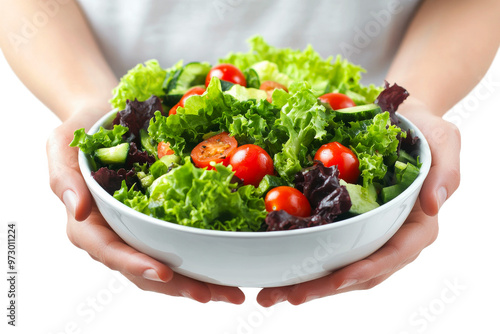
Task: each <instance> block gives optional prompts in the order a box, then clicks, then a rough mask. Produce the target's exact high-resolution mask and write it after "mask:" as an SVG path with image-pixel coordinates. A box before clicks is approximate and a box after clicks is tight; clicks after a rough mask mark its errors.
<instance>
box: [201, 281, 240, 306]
mask: <svg viewBox="0 0 500 334" xmlns="http://www.w3.org/2000/svg"><path fill="white" fill-rule="evenodd" d="M207 286H208V288H209V289H210V294H211V300H213V301H221V302H227V303H232V304H242V303H243V302H244V301H245V294H244V293H243V291H241V290H240V289H239V288H236V287H229V286H222V285H216V284H209V283H207Z"/></svg>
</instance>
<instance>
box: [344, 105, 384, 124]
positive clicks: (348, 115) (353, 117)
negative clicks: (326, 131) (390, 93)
mask: <svg viewBox="0 0 500 334" xmlns="http://www.w3.org/2000/svg"><path fill="white" fill-rule="evenodd" d="M381 112H382V110H381V109H380V107H379V106H378V105H376V104H374V103H372V104H365V105H362V106H355V107H350V108H344V109H338V110H335V118H336V119H339V120H341V121H344V122H355V121H361V120H364V119H371V118H373V117H375V115H376V114H378V113H381Z"/></svg>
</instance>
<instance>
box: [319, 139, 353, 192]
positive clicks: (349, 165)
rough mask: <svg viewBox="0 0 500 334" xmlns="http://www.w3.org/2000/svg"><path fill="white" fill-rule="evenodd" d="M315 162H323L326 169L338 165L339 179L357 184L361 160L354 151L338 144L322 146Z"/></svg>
mask: <svg viewBox="0 0 500 334" xmlns="http://www.w3.org/2000/svg"><path fill="white" fill-rule="evenodd" d="M314 160H318V161H321V162H322V163H323V165H325V167H330V166H333V165H337V166H338V169H339V178H340V179H343V180H344V181H345V182H347V183H356V182H357V181H358V177H359V160H358V157H357V156H356V154H354V152H353V151H351V150H350V149H348V148H347V147H345V146H344V145H342V144H340V143H338V142H336V141H335V142H332V143H328V144H325V145H323V146H321V147H320V148H319V149H318V151H317V152H316V154H315V155H314Z"/></svg>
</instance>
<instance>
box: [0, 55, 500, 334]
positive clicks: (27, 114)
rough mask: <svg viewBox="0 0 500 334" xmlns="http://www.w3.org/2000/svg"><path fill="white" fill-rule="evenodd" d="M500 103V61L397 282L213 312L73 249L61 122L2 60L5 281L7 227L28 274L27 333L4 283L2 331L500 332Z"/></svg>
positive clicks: (475, 94) (23, 284) (471, 103)
mask: <svg viewBox="0 0 500 334" xmlns="http://www.w3.org/2000/svg"><path fill="white" fill-rule="evenodd" d="M457 70H459V69H457ZM430 84H432V83H430ZM437 89H443V90H446V87H437ZM499 105H500V57H498V56H497V59H496V61H495V62H494V64H493V65H492V67H491V69H490V71H489V72H488V74H487V76H486V77H485V79H483V81H482V83H480V84H479V85H478V86H477V87H476V89H475V90H474V91H472V92H471V94H469V96H468V97H466V98H465V99H464V100H463V101H462V102H460V103H459V104H458V105H457V106H456V107H455V108H454V109H452V110H451V112H450V113H449V114H448V118H449V119H453V121H454V122H455V123H456V124H457V125H459V127H460V130H461V132H462V143H463V145H462V155H461V161H462V183H461V186H460V189H459V190H458V191H457V192H456V193H455V195H453V197H452V198H451V199H450V200H449V201H448V202H447V203H446V205H445V206H444V208H443V209H442V211H441V213H440V236H439V238H438V240H437V241H436V242H435V243H434V244H433V245H432V246H430V247H429V248H427V249H426V250H424V251H423V252H422V254H421V256H420V257H419V258H418V259H417V260H416V261H415V262H414V263H412V264H410V265H408V266H407V267H406V268H404V269H403V270H401V271H400V272H398V273H396V274H395V275H393V276H392V277H391V278H389V279H388V280H387V281H386V282H384V283H383V284H381V285H380V286H378V287H376V288H373V289H371V290H369V291H359V292H351V293H347V294H343V295H338V296H333V297H329V298H325V299H322V300H316V301H313V302H310V303H308V304H305V305H303V306H299V307H294V306H291V305H289V304H287V303H282V304H280V305H278V306H277V307H274V308H271V309H264V308H261V307H259V306H258V305H257V304H256V302H255V296H256V294H257V292H258V289H244V292H245V293H246V295H247V300H246V302H245V303H244V304H243V305H241V306H233V305H228V304H223V303H214V302H211V303H209V304H205V305H203V304H198V303H196V302H193V301H191V300H187V299H182V298H174V297H170V296H165V295H160V294H156V293H151V292H144V291H142V290H140V289H138V288H136V287H135V286H134V285H133V284H132V283H129V282H128V281H127V280H126V279H124V278H123V277H122V276H121V275H120V274H117V273H116V272H112V271H111V270H109V269H108V268H106V267H104V266H103V265H102V264H100V263H98V262H95V261H94V260H92V259H91V258H90V257H89V256H88V255H87V254H86V253H85V252H84V251H82V250H80V249H77V248H76V247H74V246H73V245H72V244H71V243H70V242H69V240H68V239H67V237H66V232H65V224H66V220H65V219H66V218H65V215H66V214H65V209H64V207H63V205H62V204H61V203H60V201H59V199H58V198H56V196H55V195H53V193H52V192H51V190H50V188H49V182H48V170H47V158H46V155H45V141H46V138H47V136H48V135H49V133H50V132H51V130H52V129H53V128H54V127H56V126H57V125H58V124H59V121H58V120H57V118H56V117H54V116H53V115H52V114H51V113H50V111H49V110H47V109H46V108H45V107H44V106H43V105H42V104H41V103H40V102H38V101H37V99H36V98H35V97H34V96H33V95H32V94H31V93H30V92H29V91H28V90H26V88H24V86H23V85H22V84H21V82H20V81H19V80H18V79H17V78H16V76H15V75H14V74H13V72H12V71H11V70H10V68H9V66H8V64H7V63H6V61H5V60H4V59H3V57H2V56H1V55H0V108H1V112H0V124H1V131H0V136H1V138H0V147H1V150H0V178H1V183H0V187H1V188H0V194H1V195H0V223H1V227H0V237H1V238H0V242H1V245H0V268H2V270H1V274H0V277H6V275H7V274H6V272H7V268H6V266H7V263H6V258H7V256H6V253H7V247H6V225H7V223H8V222H16V223H17V225H18V235H17V237H18V270H19V278H18V286H17V289H18V300H17V303H18V318H17V324H18V326H17V327H16V328H12V327H10V326H7V320H8V319H7V317H6V314H7V310H6V307H7V302H8V301H7V290H8V289H7V284H6V278H5V279H2V280H1V284H0V296H1V297H0V305H1V310H2V311H0V319H1V320H0V328H2V329H1V330H0V331H1V332H2V333H5V331H4V328H7V329H8V333H43V334H49V333H51V334H56V333H57V334H60V333H96V334H97V333H157V332H160V333H161V332H164V333H167V332H168V333H222V334H224V333H332V332H336V333H377V334H378V333H383V334H413V333H500V324H499V323H498V315H499V314H500V305H499V304H498V301H499V300H500V288H499V286H498V276H497V273H498V270H497V268H498V255H499V254H500V243H499V242H498V238H499V235H500V218H499V216H498V207H499V206H500V195H499V189H500V179H499V177H498V168H499V163H500V158H499V152H498V147H499V141H500V131H499V130H498V124H500V110H499ZM450 286H451V287H453V288H450Z"/></svg>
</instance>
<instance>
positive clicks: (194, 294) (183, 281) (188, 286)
mask: <svg viewBox="0 0 500 334" xmlns="http://www.w3.org/2000/svg"><path fill="white" fill-rule="evenodd" d="M124 276H125V277H127V278H128V279H129V280H130V281H131V282H132V283H134V284H135V285H137V286H138V287H139V288H140V289H142V290H145V291H153V292H158V293H163V294H166V295H170V296H178V297H186V298H190V299H193V300H196V301H198V302H200V303H208V302H209V301H210V300H211V297H212V295H211V292H210V289H209V287H208V286H207V284H205V283H202V282H199V281H197V280H194V279H192V278H189V277H186V276H182V275H180V274H177V273H174V274H173V277H172V279H171V280H170V281H169V282H167V283H164V282H155V281H151V280H147V279H145V278H143V277H141V276H135V275H131V274H129V273H124Z"/></svg>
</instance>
